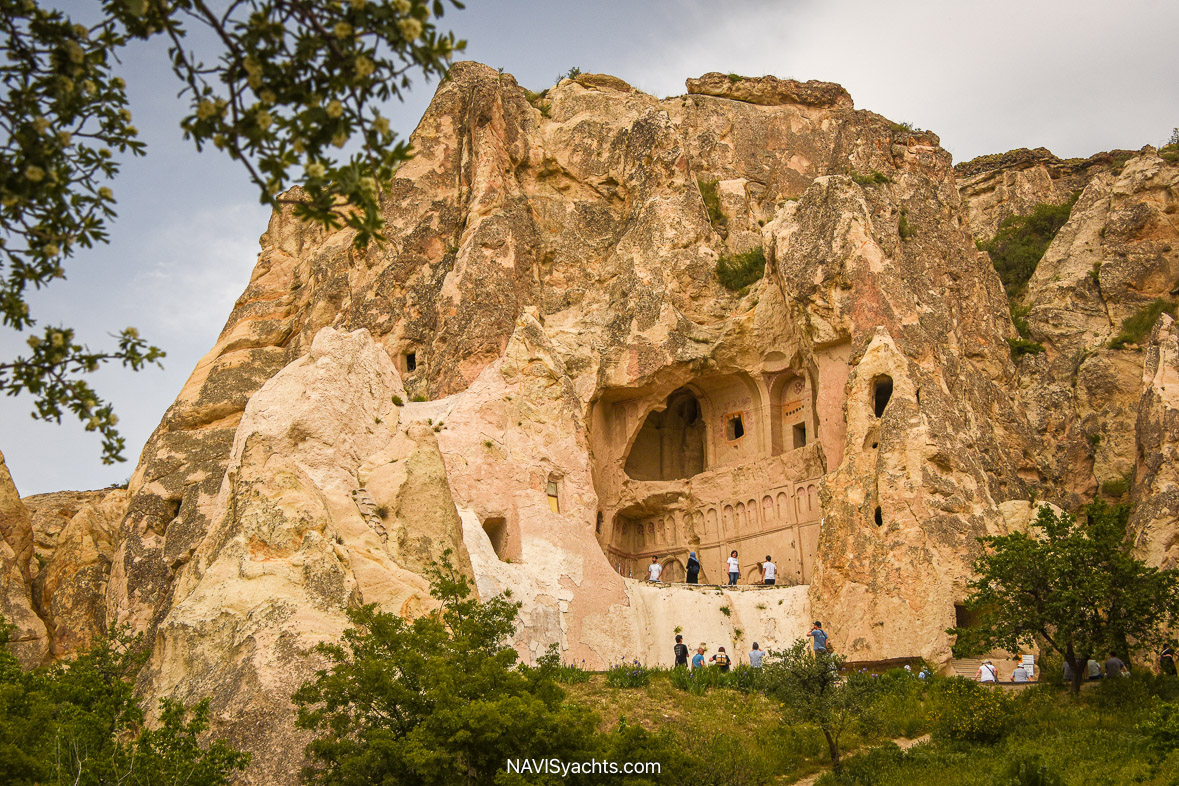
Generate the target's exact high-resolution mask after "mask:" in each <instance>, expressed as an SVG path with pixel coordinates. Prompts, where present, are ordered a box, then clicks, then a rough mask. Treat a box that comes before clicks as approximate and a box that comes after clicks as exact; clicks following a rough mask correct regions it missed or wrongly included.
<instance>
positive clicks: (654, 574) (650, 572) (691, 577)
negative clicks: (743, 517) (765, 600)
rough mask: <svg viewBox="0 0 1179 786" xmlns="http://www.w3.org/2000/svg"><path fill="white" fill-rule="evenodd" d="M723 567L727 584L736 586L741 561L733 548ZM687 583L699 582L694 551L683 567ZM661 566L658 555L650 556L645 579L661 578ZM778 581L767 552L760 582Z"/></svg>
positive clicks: (767, 583) (772, 583)
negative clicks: (726, 576) (726, 574)
mask: <svg viewBox="0 0 1179 786" xmlns="http://www.w3.org/2000/svg"><path fill="white" fill-rule="evenodd" d="M725 567H726V568H727V570H728V574H729V586H730V587H735V586H737V581H738V579H740V578H741V561H740V559H738V557H737V550H736V549H733V550H732V552H730V553H729V558H728V560H727V561H726V562H725ZM685 573H686V574H687V579H686V581H687V583H688V584H699V583H700V559H699V558H698V557H697V556H696V552H694V551H689V552H688V564H687V566H686V567H685ZM662 576H663V566H662V565H660V564H659V557H658V556H652V557H651V564H650V565H648V566H647V580H648V581H653V582H659V581H661V580H662ZM777 581H778V566H777V565H775V564H774V560H773V558H772V557H770V555H769V554H767V555H766V560H765V562H763V563H761V583H762V584H765V585H767V586H773V585H774V584H776V583H777Z"/></svg>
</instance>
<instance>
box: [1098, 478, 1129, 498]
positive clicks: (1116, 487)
mask: <svg viewBox="0 0 1179 786" xmlns="http://www.w3.org/2000/svg"><path fill="white" fill-rule="evenodd" d="M1133 480H1134V478H1133V476H1126V477H1124V478H1114V479H1113V480H1107V481H1105V482H1104V483H1102V484H1101V493H1102V494H1104V495H1105V496H1107V497H1113V498H1114V499H1120V498H1122V497H1124V496H1126V494H1127V493H1128V492H1129V491H1130V485H1131V484H1132V482H1133Z"/></svg>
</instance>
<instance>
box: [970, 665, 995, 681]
mask: <svg viewBox="0 0 1179 786" xmlns="http://www.w3.org/2000/svg"><path fill="white" fill-rule="evenodd" d="M974 678H975V679H976V680H978V681H979V682H995V666H994V664H992V663H991V662H990V661H989V660H984V661H983V662H982V665H981V666H979V667H978V671H976V672H975V673H974Z"/></svg>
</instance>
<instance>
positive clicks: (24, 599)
mask: <svg viewBox="0 0 1179 786" xmlns="http://www.w3.org/2000/svg"><path fill="white" fill-rule="evenodd" d="M32 559H33V526H32V518H31V517H30V516H29V511H28V509H27V508H26V507H25V506H24V504H23V503H22V502H21V500H20V495H19V494H17V491H16V486H15V485H13V483H12V475H10V474H9V472H8V465H7V464H6V463H5V461H4V454H3V453H0V617H3V618H4V620H5V621H6V622H8V624H10V625H12V626H13V630H12V631H11V633H10V637H9V642H10V646H11V648H12V651H13V653H14V654H15V655H16V656H17V657H18V658H20V660H21V663H23V664H24V665H26V666H36V665H39V664H40V663H41V661H42V660H44V658H45V656H46V654H47V651H48V648H49V639H48V636H47V635H46V632H45V623H44V622H42V621H41V618H40V617H38V616H37V615H36V613H34V611H33V598H32V592H31V589H30V588H31V583H32V582H31V577H32V568H31V567H30V565H31V562H32Z"/></svg>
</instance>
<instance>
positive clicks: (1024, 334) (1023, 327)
mask: <svg viewBox="0 0 1179 786" xmlns="http://www.w3.org/2000/svg"><path fill="white" fill-rule="evenodd" d="M1007 310H1008V311H1009V312H1010V313H1011V324H1013V325H1015V332H1016V333H1018V334H1019V337H1020V338H1027V339H1030V338H1031V337H1032V336H1031V329H1030V328H1029V327H1028V320H1027V315H1028V312H1030V311H1031V310H1032V305H1031V304H1030V303H1029V304H1028V305H1026V306H1021V305H1019V303H1017V302H1015V300H1013V299H1011V298H1008V299H1007Z"/></svg>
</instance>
